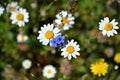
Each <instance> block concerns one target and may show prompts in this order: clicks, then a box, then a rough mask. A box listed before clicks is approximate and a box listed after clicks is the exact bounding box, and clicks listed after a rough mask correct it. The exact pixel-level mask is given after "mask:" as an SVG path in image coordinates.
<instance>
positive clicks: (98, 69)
mask: <svg viewBox="0 0 120 80" xmlns="http://www.w3.org/2000/svg"><path fill="white" fill-rule="evenodd" d="M108 66H109V65H108V63H106V62H105V61H104V59H103V58H101V59H99V60H97V61H95V62H94V63H92V64H91V67H90V69H91V72H92V73H93V74H94V75H98V76H99V77H100V76H101V75H103V76H105V74H106V73H107V72H108Z"/></svg>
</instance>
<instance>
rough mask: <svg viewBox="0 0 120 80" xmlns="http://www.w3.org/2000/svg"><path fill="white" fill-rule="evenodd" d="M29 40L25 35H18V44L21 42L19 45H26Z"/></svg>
mask: <svg viewBox="0 0 120 80" xmlns="http://www.w3.org/2000/svg"><path fill="white" fill-rule="evenodd" d="M27 40H28V36H27V35H24V34H21V33H19V34H18V35H17V42H19V43H24V42H26V41H27Z"/></svg>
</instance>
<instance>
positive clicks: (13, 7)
mask: <svg viewBox="0 0 120 80" xmlns="http://www.w3.org/2000/svg"><path fill="white" fill-rule="evenodd" d="M18 8H19V5H18V3H17V2H14V1H13V2H11V3H9V4H8V5H7V7H6V10H7V12H10V13H12V12H14V11H17V9H18Z"/></svg>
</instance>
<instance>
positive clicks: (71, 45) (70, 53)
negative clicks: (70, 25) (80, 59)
mask: <svg viewBox="0 0 120 80" xmlns="http://www.w3.org/2000/svg"><path fill="white" fill-rule="evenodd" d="M61 51H62V53H61V55H62V56H64V58H65V57H68V59H69V60H71V58H72V57H73V58H76V55H77V56H79V55H80V53H79V52H78V51H80V48H79V45H77V42H75V41H74V40H71V41H68V44H67V45H66V46H65V47H64V48H62V49H61Z"/></svg>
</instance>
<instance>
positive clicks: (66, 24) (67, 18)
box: [55, 11, 75, 30]
mask: <svg viewBox="0 0 120 80" xmlns="http://www.w3.org/2000/svg"><path fill="white" fill-rule="evenodd" d="M56 18H57V19H56V20H55V23H56V24H57V27H58V28H59V29H63V30H68V29H69V28H70V27H71V26H72V25H73V24H74V19H75V18H74V17H73V16H72V14H68V12H67V11H61V12H60V13H58V14H57V15H56Z"/></svg>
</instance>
